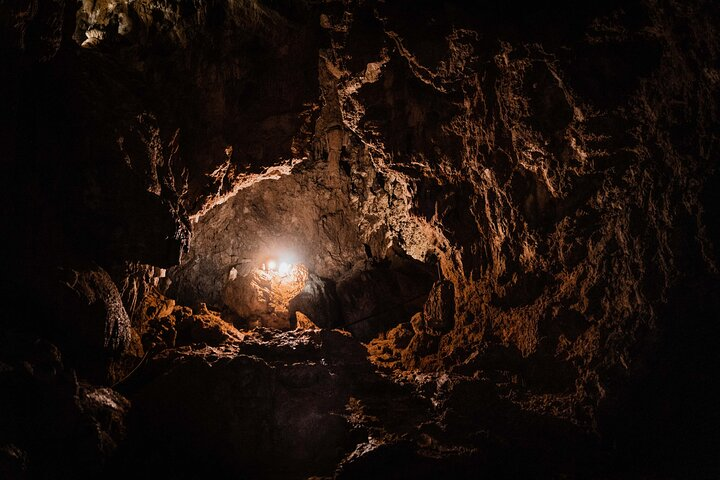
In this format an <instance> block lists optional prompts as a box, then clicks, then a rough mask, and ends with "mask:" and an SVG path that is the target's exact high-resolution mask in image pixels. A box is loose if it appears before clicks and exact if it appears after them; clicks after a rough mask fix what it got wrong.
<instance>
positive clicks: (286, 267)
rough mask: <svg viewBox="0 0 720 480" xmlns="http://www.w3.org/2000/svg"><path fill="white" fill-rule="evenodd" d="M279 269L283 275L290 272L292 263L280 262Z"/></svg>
mask: <svg viewBox="0 0 720 480" xmlns="http://www.w3.org/2000/svg"><path fill="white" fill-rule="evenodd" d="M278 271H279V272H280V274H281V275H285V274H286V273H288V272H289V271H290V264H289V263H286V262H282V263H281V264H280V269H279V270H278Z"/></svg>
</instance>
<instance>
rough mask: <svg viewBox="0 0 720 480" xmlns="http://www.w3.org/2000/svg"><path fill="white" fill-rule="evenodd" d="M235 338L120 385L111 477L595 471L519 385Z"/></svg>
mask: <svg viewBox="0 0 720 480" xmlns="http://www.w3.org/2000/svg"><path fill="white" fill-rule="evenodd" d="M242 337H243V338H242V340H237V339H235V340H232V341H229V342H226V343H223V344H220V345H217V346H210V345H207V344H202V343H199V344H194V345H192V346H184V347H180V348H172V349H167V350H164V351H162V352H160V353H159V354H156V355H154V356H152V357H150V358H149V359H148V361H147V364H146V365H144V366H143V368H142V369H140V370H139V371H138V372H137V374H135V375H134V376H133V377H132V378H129V379H128V380H127V382H126V383H125V385H124V386H123V387H122V388H121V390H122V391H123V393H124V394H125V395H127V396H128V398H130V400H131V402H132V405H133V406H132V409H131V413H130V420H129V438H128V439H127V441H126V442H125V443H124V444H125V445H126V446H125V447H121V450H120V452H121V453H120V455H119V457H118V458H119V462H118V466H117V471H118V472H122V471H124V470H127V469H130V470H133V471H136V470H137V468H141V469H142V470H143V471H153V472H163V474H172V475H174V476H177V477H180V478H187V477H193V476H195V475H197V474H203V475H207V474H210V473H216V474H224V473H232V474H240V475H247V476H248V478H310V477H321V478H322V477H328V478H330V477H333V476H334V477H335V478H371V477H375V478H410V477H413V478H441V477H442V478H478V477H479V476H482V475H487V474H491V475H493V476H498V475H499V476H500V477H510V478H524V477H535V478H537V477H538V476H539V477H556V476H562V475H570V476H573V477H574V476H577V475H582V474H585V475H589V472H590V471H593V472H595V473H597V472H598V465H601V464H603V462H604V459H603V458H602V456H601V455H599V454H598V453H597V452H598V449H597V448H596V447H597V444H596V443H597V442H596V439H595V438H594V436H593V435H592V434H591V433H590V431H589V430H588V429H586V428H583V427H581V426H577V425H575V424H573V423H572V422H570V421H565V420H562V419H560V418H558V417H557V416H551V415H543V414H541V413H538V412H536V411H535V412H534V411H532V410H531V409H528V408H527V406H528V405H529V403H528V399H529V398H530V397H529V396H528V395H527V392H525V393H524V392H523V388H522V385H516V384H513V383H512V382H507V383H503V382H498V381H497V379H495V380H494V381H493V380H491V379H489V378H483V375H482V372H480V373H478V374H475V375H473V376H465V375H462V374H458V373H447V372H437V373H419V372H412V371H406V370H391V369H389V368H386V367H383V366H382V365H381V364H375V363H373V362H372V361H371V360H377V359H376V358H374V357H373V356H372V355H370V356H369V355H368V351H367V350H366V347H365V346H364V345H363V344H361V343H359V342H358V341H356V340H355V339H353V338H352V337H351V336H350V335H349V334H347V333H346V332H343V331H339V330H320V329H308V330H293V331H279V330H273V329H268V328H256V329H253V330H251V331H245V332H242ZM532 398H534V402H535V406H536V407H537V403H538V402H542V401H544V402H545V403H546V404H548V405H550V404H552V403H553V402H555V403H556V404H557V403H558V402H560V401H561V399H559V397H557V396H556V397H552V398H551V397H550V396H546V397H542V398H541V397H538V396H535V397H532ZM543 398H544V400H543ZM531 403H532V402H531ZM546 406H547V405H546ZM190 472H192V473H190Z"/></svg>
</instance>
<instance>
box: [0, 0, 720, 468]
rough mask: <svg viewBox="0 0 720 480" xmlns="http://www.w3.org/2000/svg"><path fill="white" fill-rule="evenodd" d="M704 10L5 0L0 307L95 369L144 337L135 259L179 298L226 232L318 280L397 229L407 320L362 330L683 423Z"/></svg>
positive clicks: (502, 375) (710, 185)
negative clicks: (415, 285)
mask: <svg viewBox="0 0 720 480" xmlns="http://www.w3.org/2000/svg"><path fill="white" fill-rule="evenodd" d="M719 14H720V12H719V11H718V6H717V4H716V3H714V2H711V1H703V0H696V1H692V2H677V1H672V0H664V1H659V0H644V1H639V0H638V1H632V2H619V1H606V2H600V3H594V4H592V5H576V4H575V3H573V2H567V1H562V2H556V3H554V4H553V5H552V6H548V5H540V4H537V5H535V6H532V7H525V6H521V5H520V3H519V2H505V3H504V4H503V5H502V6H498V5H487V4H478V5H472V6H470V5H466V4H465V3H464V2H405V1H394V2H381V1H377V2H375V1H356V2H355V1H329V2H285V1H269V2H260V1H254V0H245V1H240V0H207V1H193V2H190V1H178V2H171V1H166V0H136V1H134V2H124V1H117V2H116V1H112V2H111V1H105V0H98V1H95V2H90V1H84V2H73V1H69V0H65V1H63V0H49V1H46V2H37V1H31V0H13V1H8V2H4V3H3V4H2V5H0V19H1V21H2V23H1V25H0V27H1V28H0V40H2V44H3V48H2V50H1V51H0V55H1V56H0V59H1V61H2V62H3V65H4V68H3V69H2V73H0V81H1V83H2V85H3V86H4V87H5V90H6V91H7V92H9V94H8V95H6V100H5V102H6V103H5V107H4V108H3V109H2V111H0V126H1V127H2V128H0V140H1V141H2V144H3V147H4V149H3V169H4V172H3V176H2V180H1V181H0V184H1V187H2V188H1V189H0V190H2V194H1V195H2V197H1V198H0V205H2V214H3V219H4V225H3V228H4V232H5V235H4V238H5V239H7V241H8V244H7V246H6V254H5V257H6V259H5V264H4V268H3V271H2V284H1V285H0V286H1V287H2V291H3V295H4V299H5V302H4V304H5V305H8V306H9V307H8V308H9V312H8V314H7V315H5V316H4V317H3V319H2V329H3V335H4V336H5V337H7V338H11V337H8V336H7V335H6V332H8V331H11V330H12V331H15V330H30V331H31V332H32V334H31V336H32V335H37V336H40V337H50V338H51V340H52V341H53V342H55V343H58V344H59V345H60V347H61V350H62V351H63V352H67V357H68V358H67V359H66V363H68V364H69V365H71V366H72V367H73V368H79V371H80V372H81V376H83V375H84V376H85V377H91V378H92V379H93V380H94V381H97V382H100V383H103V382H104V383H107V381H108V378H117V376H118V375H120V376H122V375H123V373H122V372H124V370H123V369H122V368H121V369H120V373H115V374H112V373H110V374H108V372H107V371H102V370H104V369H105V370H107V369H108V368H109V369H111V370H112V367H108V366H107V365H106V363H105V362H106V360H107V358H106V357H113V358H114V357H118V356H121V355H127V356H130V357H132V358H134V359H135V361H137V359H138V358H140V355H142V347H141V346H140V344H139V341H138V338H137V335H138V332H137V331H135V330H137V329H138V324H137V322H136V321H134V320H133V319H135V318H136V316H135V315H134V311H135V307H136V306H137V305H140V304H142V303H143V296H144V295H145V293H146V292H148V291H150V289H151V288H150V287H151V286H152V284H153V282H155V283H157V277H158V276H162V275H164V271H163V274H158V273H157V271H158V270H159V269H160V268H161V267H162V268H165V267H173V266H177V267H176V269H175V270H172V271H171V277H172V280H173V282H174V285H175V288H176V289H177V290H176V293H177V295H178V296H179V297H181V298H182V297H183V296H184V298H186V299H187V301H188V303H190V302H195V301H202V300H207V301H209V302H211V303H214V302H218V303H222V299H221V298H219V296H220V294H221V291H222V286H223V284H224V282H225V281H226V278H227V274H228V271H229V269H230V268H232V267H233V265H236V264H237V262H238V261H240V262H242V261H243V260H244V259H245V258H246V256H245V255H246V252H249V255H254V254H255V252H256V251H262V250H263V249H266V248H270V247H272V246H273V245H272V241H270V240H268V239H277V240H278V241H279V242H280V243H283V242H286V241H288V239H289V241H290V243H293V244H294V247H295V248H297V249H298V251H299V254H301V255H303V257H304V258H303V259H304V263H305V264H306V265H307V266H308V268H309V269H310V270H311V271H312V272H315V273H316V274H317V275H319V276H322V277H327V278H329V279H332V280H333V281H337V282H338V287H340V286H341V285H342V284H343V280H344V279H347V278H348V276H350V277H352V276H353V275H356V274H357V275H358V276H357V277H353V278H355V279H357V278H360V276H361V275H362V274H363V272H366V271H372V269H373V268H375V267H376V266H377V264H379V263H382V262H387V261H390V262H391V263H392V260H393V259H395V258H397V257H398V256H400V257H402V258H403V259H406V260H407V259H414V260H415V261H417V262H424V263H426V264H427V265H429V266H431V268H430V270H431V271H432V272H433V275H431V277H428V278H432V280H433V281H435V280H436V283H435V284H434V286H432V288H429V287H430V286H429V285H427V288H426V291H429V295H428V297H427V301H426V302H425V304H424V306H423V305H417V306H416V307H417V308H415V310H416V311H417V314H416V315H414V316H413V317H412V320H411V321H408V319H407V318H405V317H407V316H409V314H410V313H411V312H409V311H407V312H404V314H403V318H396V319H395V321H394V322H393V321H390V320H391V319H388V321H387V322H381V323H380V324H378V326H377V327H378V329H379V327H387V328H390V327H391V326H392V325H395V324H396V323H398V322H402V323H400V325H398V326H397V327H395V328H394V329H393V330H391V331H389V332H386V333H385V334H383V335H381V336H380V337H379V338H377V339H376V340H374V341H373V342H372V343H371V344H370V346H369V351H370V352H371V354H372V356H373V359H374V361H375V362H376V363H377V364H381V365H385V366H391V367H394V368H404V369H415V368H419V369H423V370H425V371H433V370H443V371H449V372H454V373H459V374H467V375H471V376H472V375H475V376H478V377H482V378H486V377H487V378H490V379H491V380H492V381H498V382H507V383H515V384H519V385H522V386H523V387H524V388H527V390H528V392H529V393H528V395H527V396H526V397H523V398H518V399H516V402H517V403H518V404H520V405H522V407H523V408H525V409H528V410H531V411H534V412H542V413H547V414H551V415H554V416H558V417H563V418H569V419H571V420H572V421H573V422H578V423H580V424H583V425H589V426H591V427H593V428H597V429H598V430H599V431H601V432H603V434H604V435H607V436H608V438H610V439H612V440H609V441H621V442H624V443H625V447H626V448H627V451H628V452H630V453H629V455H631V454H637V455H641V456H642V455H645V454H647V453H648V451H650V450H652V449H653V448H654V446H663V445H665V446H667V445H670V443H667V444H665V443H663V442H669V440H666V439H668V438H674V437H675V438H690V437H691V436H692V435H697V432H705V433H707V431H706V430H707V426H706V425H712V424H714V423H713V418H715V419H716V415H717V414H715V417H713V416H712V415H713V414H712V410H713V408H712V406H711V404H710V403H709V402H708V400H707V398H706V395H704V392H703V391H702V385H707V384H711V383H713V381H714V370H713V369H714V367H715V366H716V365H717V355H716V354H714V353H713V352H714V351H715V348H714V345H713V343H712V339H713V338H716V337H717V333H718V331H717V329H718V327H717V324H716V322H713V319H715V318H717V314H718V311H720V307H719V306H718V304H717V300H716V299H717V298H719V297H718V290H719V288H718V271H717V258H718V253H719V252H718V239H719V238H720V232H719V231H718V224H720V223H719V222H718V220H719V219H718V205H720V201H719V200H720V199H718V198H717V195H718V194H717V192H718V191H720V189H719V188H718V187H720V185H718V184H719V183H720V177H719V176H718V173H717V166H716V160H715V157H716V155H717V148H718V135H717V132H718V131H720V128H718V112H717V108H718V102H719V100H720V99H719V97H718V86H719V82H720V74H719V73H718V72H719V71H720V65H719V63H718V45H719V44H720V41H719V38H718V31H717V24H718V18H719V17H720V15H719ZM81 43H84V44H85V45H84V46H83V47H81V46H80V44H81ZM298 208H302V212H303V213H302V215H300V216H298V215H293V211H294V210H297V209H298ZM246 210H247V212H246ZM294 218H295V220H294ZM224 231H227V232H230V233H231V235H230V236H224V235H223V233H222V232H224ZM233 242H235V243H233ZM197 246H200V248H199V250H198V249H197V248H194V247H197ZM154 267H158V268H154ZM435 270H437V271H438V272H439V275H438V277H437V278H435V276H434V273H435ZM367 278H369V279H370V281H374V280H373V277H372V275H371V274H370V275H369V276H368V277H367ZM357 285H358V284H357V283H352V282H351V283H350V284H349V286H348V285H346V287H345V292H351V293H354V292H359V293H358V295H357V296H355V297H353V296H352V295H350V294H348V297H347V298H346V300H345V301H346V304H347V305H350V306H351V307H353V308H355V307H357V306H358V305H361V304H362V301H363V300H362V296H361V295H360V293H363V292H365V291H367V290H369V289H367V290H365V289H362V288H356V287H357ZM360 285H362V284H361V283H360ZM388 285H391V284H388ZM183 289H184V290H183ZM382 290H383V291H382V292H379V293H377V294H376V295H375V294H374V295H375V296H376V297H378V298H380V297H381V296H382V295H387V294H388V291H391V290H392V288H391V287H387V288H383V289H382ZM338 293H342V292H338ZM391 293H392V294H394V293H395V292H391ZM340 296H341V297H342V295H340ZM388 297H392V295H388ZM406 297H408V298H409V297H410V294H407V295H406ZM78 299H80V300H79V302H80V303H79V304H78ZM338 301H340V302H342V301H343V300H342V298H340V299H338ZM382 302H389V300H388V298H384V299H383V300H382ZM28 306H32V307H33V309H36V310H32V311H31V309H29V308H28ZM78 309H79V310H78ZM347 311H348V312H349V311H350V310H349V309H347ZM373 311H375V310H374V309H373V308H370V309H369V310H368V311H367V313H372V312H373ZM406 314H407V315H406ZM208 315H209V314H208ZM363 316H365V313H363V314H362V315H360V314H358V318H362V317H363ZM390 316H392V315H390ZM70 317H72V321H71V320H70ZM87 318H90V320H87ZM92 319H97V322H99V323H98V325H92V326H91V327H90V328H88V326H89V325H90V324H91V323H92ZM88 322H90V323H88ZM128 322H130V324H131V325H130V326H131V330H133V331H128V330H127V328H128ZM133 322H135V323H133ZM100 324H102V328H100V327H99V325H100ZM365 333H366V334H367V335H368V336H367V338H365V339H364V340H369V339H370V336H371V335H370V334H369V333H368V332H365ZM371 333H372V334H373V335H374V334H375V333H377V329H376V330H373V331H372V332H371ZM12 338H14V337H12ZM78 339H83V340H82V341H80V340H78ZM87 342H89V343H91V344H92V345H91V346H92V347H93V348H95V350H93V352H94V354H93V356H92V357H88V358H84V355H83V353H82V352H85V351H86V350H85V347H86V346H87ZM12 343H13V341H7V342H4V343H3V345H6V344H12ZM3 348H5V347H3ZM34 348H35V347H28V348H27V352H21V353H17V354H16V353H13V354H12V355H10V354H6V353H3V355H4V356H3V358H5V359H7V358H10V357H12V358H13V359H16V360H17V359H18V358H22V356H23V355H31V353H28V352H31V351H33V349H34ZM56 363H57V362H56ZM98 363H102V368H100V369H99V370H101V371H96V370H97V365H98ZM13 375H14V374H13ZM23 375H24V374H23ZM113 376H114V377H113ZM23 378H25V377H23ZM27 378H30V379H32V378H34V377H32V375H30V376H27ZM688 379H692V380H691V381H689V380H688ZM33 381H35V380H33ZM43 381H44V380H43ZM63 381H64V380H63ZM688 383H691V384H692V385H688ZM67 384H68V385H69V387H68V391H70V390H73V389H74V388H76V387H75V384H74V383H73V381H68V382H67ZM72 408H75V407H72ZM643 411H646V413H645V414H643V415H640V412H643ZM667 412H670V414H668V413H667ZM669 416H672V417H673V418H674V419H676V421H675V422H669V421H668V422H664V421H660V422H655V421H654V420H655V419H656V418H659V417H662V418H667V417H669ZM666 423H667V425H666ZM670 423H672V425H669V424H670ZM648 431H650V432H653V436H654V437H656V438H657V440H653V442H651V443H650V444H647V445H645V444H644V445H643V446H636V445H633V442H634V440H636V439H637V438H641V437H642V434H641V433H639V432H648ZM618 439H623V440H618ZM704 445H705V447H703V448H697V449H695V448H694V447H687V448H688V452H687V454H688V455H689V456H690V458H695V456H697V457H700V456H702V455H703V454H704V452H705V450H704V449H707V450H708V451H709V450H710V449H711V448H712V446H713V443H712V442H706V443H705V444H704ZM666 450H667V449H666ZM666 450H663V449H656V450H655V451H654V452H655V453H654V454H655V455H656V456H657V457H661V456H662V455H661V453H658V452H662V451H666ZM648 458H655V457H652V456H650V457H648ZM659 460H662V459H661V458H660V459H659Z"/></svg>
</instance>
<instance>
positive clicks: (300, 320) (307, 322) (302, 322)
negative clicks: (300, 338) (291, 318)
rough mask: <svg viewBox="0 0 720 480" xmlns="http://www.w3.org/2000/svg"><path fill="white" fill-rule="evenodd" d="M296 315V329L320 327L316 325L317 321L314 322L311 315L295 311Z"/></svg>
mask: <svg viewBox="0 0 720 480" xmlns="http://www.w3.org/2000/svg"><path fill="white" fill-rule="evenodd" d="M295 316H296V319H297V320H296V326H295V330H315V329H317V328H318V326H317V325H315V322H313V321H312V320H311V319H310V317H308V316H307V315H305V314H304V313H302V312H295Z"/></svg>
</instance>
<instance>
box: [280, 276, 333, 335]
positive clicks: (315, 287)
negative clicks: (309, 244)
mask: <svg viewBox="0 0 720 480" xmlns="http://www.w3.org/2000/svg"><path fill="white" fill-rule="evenodd" d="M288 311H289V312H290V315H293V314H295V315H297V312H302V313H303V314H305V315H307V316H309V317H310V318H311V319H312V321H313V323H314V324H315V325H317V326H319V327H322V328H333V327H335V326H337V325H338V324H339V322H340V306H339V305H338V301H337V295H336V294H335V284H334V283H333V282H332V281H329V280H325V279H323V278H320V277H318V276H317V275H313V274H309V275H308V279H307V281H306V282H305V286H304V287H303V289H302V291H301V292H300V293H298V294H297V295H296V296H295V297H294V298H293V299H292V300H290V303H289V304H288Z"/></svg>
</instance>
